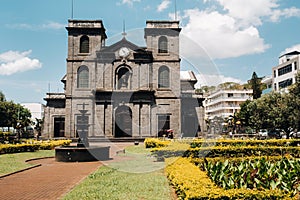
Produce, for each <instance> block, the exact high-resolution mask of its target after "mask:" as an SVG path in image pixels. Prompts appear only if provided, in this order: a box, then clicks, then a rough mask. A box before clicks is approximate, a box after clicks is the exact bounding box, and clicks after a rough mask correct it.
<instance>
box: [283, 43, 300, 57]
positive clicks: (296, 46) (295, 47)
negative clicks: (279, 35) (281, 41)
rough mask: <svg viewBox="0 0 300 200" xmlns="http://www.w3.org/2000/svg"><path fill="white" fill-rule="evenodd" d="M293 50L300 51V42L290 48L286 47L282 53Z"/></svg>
mask: <svg viewBox="0 0 300 200" xmlns="http://www.w3.org/2000/svg"><path fill="white" fill-rule="evenodd" d="M292 51H299V52H300V44H295V45H293V46H291V47H289V48H286V49H285V50H284V51H283V52H281V53H280V55H283V54H286V53H290V52H292Z"/></svg>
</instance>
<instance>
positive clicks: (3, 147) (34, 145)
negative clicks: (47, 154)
mask: <svg viewBox="0 0 300 200" xmlns="http://www.w3.org/2000/svg"><path fill="white" fill-rule="evenodd" d="M70 143H71V140H51V141H35V140H26V141H25V143H21V144H0V154H5V153H19V152H28V151H31V152H32V151H37V150H50V149H54V147H56V146H65V145H69V144H70Z"/></svg>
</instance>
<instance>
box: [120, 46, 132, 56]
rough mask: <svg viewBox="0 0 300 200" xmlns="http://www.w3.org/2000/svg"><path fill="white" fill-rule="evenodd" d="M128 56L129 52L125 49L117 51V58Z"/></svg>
mask: <svg viewBox="0 0 300 200" xmlns="http://www.w3.org/2000/svg"><path fill="white" fill-rule="evenodd" d="M129 54H130V50H129V49H128V48H126V47H122V48H121V49H120V50H119V56H120V57H122V58H125V57H127V56H128V55H129Z"/></svg>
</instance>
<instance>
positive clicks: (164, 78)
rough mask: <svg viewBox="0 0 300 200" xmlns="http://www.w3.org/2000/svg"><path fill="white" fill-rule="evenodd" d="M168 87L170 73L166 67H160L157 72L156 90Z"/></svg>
mask: <svg viewBox="0 0 300 200" xmlns="http://www.w3.org/2000/svg"><path fill="white" fill-rule="evenodd" d="M169 87H170V71H169V68H168V67H166V66H161V67H160V68H159V70H158V88H169Z"/></svg>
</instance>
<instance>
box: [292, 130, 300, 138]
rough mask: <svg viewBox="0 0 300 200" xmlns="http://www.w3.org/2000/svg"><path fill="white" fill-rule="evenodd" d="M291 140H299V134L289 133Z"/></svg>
mask: <svg viewBox="0 0 300 200" xmlns="http://www.w3.org/2000/svg"><path fill="white" fill-rule="evenodd" d="M290 137H291V138H295V139H299V138H300V132H293V131H292V132H291V133H290Z"/></svg>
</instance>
